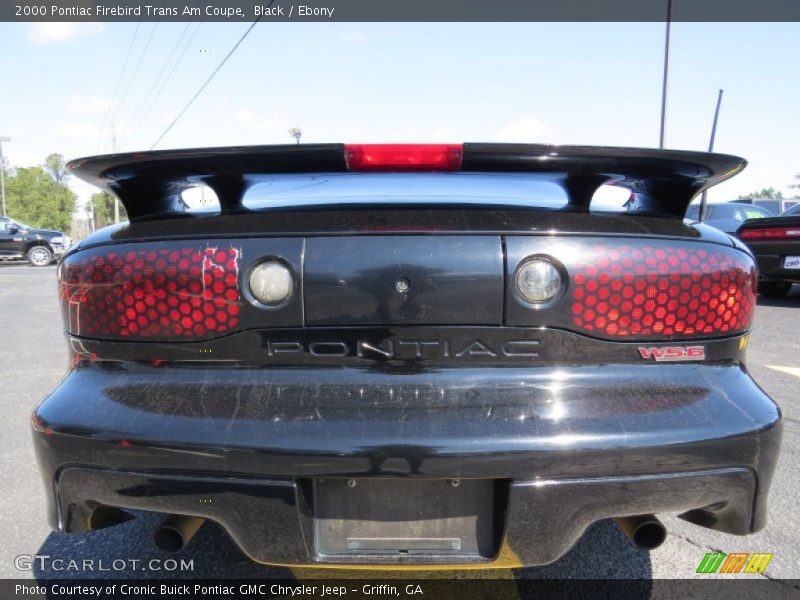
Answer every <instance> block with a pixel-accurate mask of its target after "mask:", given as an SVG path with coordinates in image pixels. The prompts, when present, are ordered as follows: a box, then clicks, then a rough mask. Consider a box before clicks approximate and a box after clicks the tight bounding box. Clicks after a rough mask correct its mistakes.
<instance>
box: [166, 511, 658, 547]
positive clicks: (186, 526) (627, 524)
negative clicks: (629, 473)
mask: <svg viewBox="0 0 800 600" xmlns="http://www.w3.org/2000/svg"><path fill="white" fill-rule="evenodd" d="M614 521H616V523H617V525H619V528H620V529H622V531H623V533H624V534H625V535H626V536H627V538H628V539H629V540H630V541H631V543H632V544H633V545H634V546H636V547H637V548H639V549H640V550H654V549H655V548H658V547H659V546H660V545H661V544H663V543H664V540H665V539H666V538H667V528H666V527H664V524H663V523H662V522H661V521H659V520H658V518H657V517H656V516H655V515H635V516H632V517H616V518H615V519H614ZM205 522H206V520H205V519H204V518H203V517H190V516H185V515H170V516H168V517H167V518H166V519H164V521H163V522H162V523H161V525H159V527H158V528H156V530H155V532H153V542H154V543H155V545H156V546H157V547H158V548H160V549H161V550H164V551H165V552H178V551H180V550H182V549H183V548H184V547H185V546H186V544H188V543H189V541H190V540H191V539H192V538H193V537H194V535H195V534H196V533H197V532H198V531H199V530H200V528H201V527H202V526H203V523H205Z"/></svg>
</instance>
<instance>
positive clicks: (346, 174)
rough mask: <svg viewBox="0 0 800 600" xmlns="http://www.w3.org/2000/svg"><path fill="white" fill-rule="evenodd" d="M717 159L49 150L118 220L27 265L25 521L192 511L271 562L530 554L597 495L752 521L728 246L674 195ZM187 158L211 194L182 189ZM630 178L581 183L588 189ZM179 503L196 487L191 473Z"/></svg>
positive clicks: (751, 419) (627, 154) (188, 175)
mask: <svg viewBox="0 0 800 600" xmlns="http://www.w3.org/2000/svg"><path fill="white" fill-rule="evenodd" d="M744 165H745V161H744V160H742V159H740V158H737V157H734V156H728V155H722V154H706V153H698V152H681V151H663V150H647V149H630V148H593V147H569V146H541V145H508V144H439V145H402V144H401V145H394V144H375V145H362V144H352V145H343V144H325V145H322V144H319V145H315V144H309V145H305V144H304V145H291V146H258V147H235V148H211V149H192V150H172V151H156V152H144V153H135V154H116V155H109V156H98V157H92V158H85V159H80V160H75V161H73V162H72V163H70V169H71V172H72V173H73V174H74V175H77V176H78V177H80V178H82V179H84V180H86V181H88V182H90V183H93V184H95V185H97V186H99V187H101V188H103V189H104V190H107V191H109V192H111V193H113V194H115V195H116V196H118V197H119V199H120V200H121V201H122V203H123V204H124V206H125V209H126V210H127V213H128V215H129V217H130V222H129V223H124V224H120V225H116V226H112V227H109V228H106V229H103V230H100V231H98V232H96V233H94V234H93V235H91V236H90V237H88V238H87V239H85V240H82V241H81V242H80V243H78V244H77V245H75V246H74V247H72V248H70V250H69V251H68V252H67V253H66V255H65V256H64V259H63V260H62V262H61V264H60V265H59V269H58V286H59V295H60V301H61V309H62V313H63V320H64V328H65V330H66V342H67V344H68V346H69V352H70V357H71V362H70V367H69V372H68V374H67V376H66V377H65V378H64V380H63V381H62V382H61V384H60V385H59V386H58V387H57V388H56V389H55V390H54V391H53V392H52V393H51V394H50V395H49V396H48V397H47V398H46V399H45V400H44V401H43V402H42V404H41V405H40V406H39V407H38V408H37V409H36V411H35V412H34V414H33V435H34V438H35V445H36V450H37V455H38V462H39V468H40V470H41V473H42V477H43V479H44V483H45V490H46V493H47V497H48V499H49V518H50V523H51V524H52V527H53V528H55V529H57V530H58V531H61V532H64V533H81V532H86V531H88V530H92V529H97V528H101V527H106V526H110V525H114V524H116V523H119V522H122V521H123V520H125V519H127V518H128V516H129V515H128V514H127V513H126V511H127V510H144V511H154V512H158V513H165V514H167V515H170V516H169V517H168V518H167V520H166V521H165V523H164V525H163V526H161V527H160V528H158V529H157V530H156V532H155V539H156V543H158V544H159V545H160V546H161V547H162V548H168V549H178V548H180V547H181V546H182V545H183V544H184V543H186V541H187V540H188V539H189V538H190V537H191V535H192V534H193V532H194V531H196V530H197V529H198V528H199V527H200V526H202V523H203V521H204V520H211V521H215V522H216V523H218V524H219V525H221V526H222V527H223V528H224V529H225V530H226V531H227V532H228V534H229V535H230V536H231V538H232V539H233V540H234V541H235V542H236V544H238V545H239V546H240V547H241V549H242V550H243V551H244V552H245V553H246V554H247V555H248V556H250V557H251V558H252V559H253V560H256V561H260V562H264V563H279V564H284V565H287V564H288V565H292V564H294V565H319V564H327V565H373V566H383V565H416V566H419V565H432V564H440V565H441V564H462V565H464V564H466V565H471V566H474V567H479V566H498V567H500V566H503V567H508V566H515V565H541V564H545V563H549V562H552V561H555V560H556V559H558V558H559V557H560V556H562V555H563V554H564V553H565V552H566V551H567V550H569V549H570V547H571V546H572V545H573V544H574V543H575V542H576V541H577V540H578V538H579V537H580V536H581V534H582V533H583V532H584V530H585V529H586V528H587V527H588V526H589V525H590V524H592V523H593V522H595V521H597V520H600V519H604V518H610V517H613V518H616V519H617V522H618V523H619V524H620V526H621V527H622V528H623V530H625V531H626V533H627V534H628V536H629V537H630V538H631V540H632V541H633V542H634V543H635V544H636V545H637V546H639V547H641V548H653V547H655V546H657V545H658V544H660V543H661V541H663V539H664V536H665V531H664V528H663V526H662V525H661V523H660V521H659V520H658V519H657V518H656V517H655V516H654V515H655V514H657V513H663V512H673V511H674V512H680V514H681V517H682V518H683V519H685V520H687V521H689V522H691V523H694V524H696V525H699V526H701V527H708V528H711V529H715V530H718V531H722V532H727V533H734V534H740V535H744V534H748V533H752V532H755V531H758V530H760V529H761V528H763V527H764V524H765V519H766V512H767V496H768V493H769V488H770V481H771V478H772V475H773V471H774V469H775V465H776V461H777V457H778V451H779V445H780V438H781V413H780V410H779V409H778V407H777V406H776V405H775V403H774V402H773V401H772V400H771V399H770V398H769V397H768V396H767V395H766V394H765V393H764V392H763V391H762V390H761V389H760V388H759V387H758V385H756V383H755V382H754V381H753V379H752V378H751V377H750V375H749V374H748V371H747V370H746V368H745V351H746V348H747V341H748V332H749V330H750V327H751V323H752V318H753V311H754V308H755V301H756V291H757V289H756V286H757V272H756V264H755V261H754V258H753V255H752V254H751V253H750V251H749V250H748V249H747V247H746V246H744V245H743V244H742V243H741V242H740V241H739V240H737V239H735V238H733V237H731V236H729V235H727V234H725V233H722V232H721V231H718V230H716V229H714V228H711V227H708V226H705V225H702V224H696V223H694V224H692V223H690V222H688V221H684V220H683V216H684V214H685V212H686V209H687V207H688V205H689V203H690V202H691V200H692V199H693V198H694V197H695V196H696V195H697V194H699V193H700V192H702V191H703V190H704V189H706V188H708V187H710V186H712V185H714V184H716V183H719V182H720V181H723V180H725V179H727V178H728V177H730V176H732V175H733V174H735V173H737V172H738V171H740V170H741V169H742V168H743V167H744ZM199 184H204V185H206V186H209V187H210V188H212V189H213V191H214V192H215V194H216V196H217V198H218V200H219V206H218V207H215V208H214V209H213V210H206V211H197V210H192V209H189V208H187V204H186V203H185V202H184V201H183V200H182V197H181V194H182V192H183V191H184V190H186V189H187V188H189V187H192V186H196V185H199ZM604 184H614V185H616V186H621V187H623V188H627V189H629V190H630V191H632V192H633V194H634V196H633V198H634V199H633V200H632V201H631V202H630V206H629V208H628V210H624V211H622V210H620V211H610V210H598V209H597V207H594V208H593V207H592V206H591V202H592V198H593V195H594V194H595V191H596V190H597V189H598V188H599V187H600V186H601V185H604ZM201 500H202V501H201Z"/></svg>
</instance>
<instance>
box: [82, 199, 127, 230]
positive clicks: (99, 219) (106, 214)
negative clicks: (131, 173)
mask: <svg viewBox="0 0 800 600" xmlns="http://www.w3.org/2000/svg"><path fill="white" fill-rule="evenodd" d="M92 207H93V208H94V227H95V229H100V228H101V227H105V226H106V225H111V224H112V223H113V222H114V196H112V195H111V194H109V193H108V192H99V193H97V194H92V202H91V205H90V206H87V207H86V208H87V210H91V208H92ZM119 220H120V222H121V221H127V220H128V214H127V213H126V212H125V207H124V206H122V203H121V202H120V205H119Z"/></svg>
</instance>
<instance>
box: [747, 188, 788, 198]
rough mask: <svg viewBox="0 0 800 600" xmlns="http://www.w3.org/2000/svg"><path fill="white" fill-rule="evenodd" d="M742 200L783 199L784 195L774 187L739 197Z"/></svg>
mask: <svg viewBox="0 0 800 600" xmlns="http://www.w3.org/2000/svg"><path fill="white" fill-rule="evenodd" d="M739 197H740V198H741V199H742V200H757V199H759V198H774V199H776V200H777V199H780V198H783V194H782V193H781V192H779V191H778V190H776V189H775V188H774V187H768V188H763V189H761V190H760V191H758V192H750V193H749V194H745V195H744V196H739Z"/></svg>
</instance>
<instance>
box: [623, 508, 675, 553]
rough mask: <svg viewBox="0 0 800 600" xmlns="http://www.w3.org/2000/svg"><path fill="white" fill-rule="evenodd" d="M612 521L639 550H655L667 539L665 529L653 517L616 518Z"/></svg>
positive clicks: (656, 518)
mask: <svg viewBox="0 0 800 600" xmlns="http://www.w3.org/2000/svg"><path fill="white" fill-rule="evenodd" d="M614 521H616V523H617V525H619V528H620V529H622V532H623V533H624V534H625V535H626V536H627V538H628V539H629V540H630V541H631V543H632V544H633V545H634V546H636V547H637V548H639V549H640V550H655V549H656V548H658V547H659V546H660V545H661V544H663V543H664V540H666V539H667V528H666V527H664V524H663V523H662V522H661V521H659V520H658V517H656V516H655V515H635V516H632V517H616V518H615V519H614Z"/></svg>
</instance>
